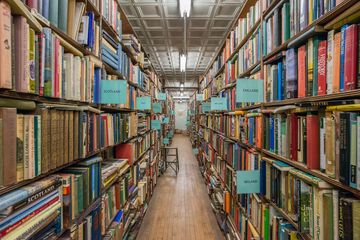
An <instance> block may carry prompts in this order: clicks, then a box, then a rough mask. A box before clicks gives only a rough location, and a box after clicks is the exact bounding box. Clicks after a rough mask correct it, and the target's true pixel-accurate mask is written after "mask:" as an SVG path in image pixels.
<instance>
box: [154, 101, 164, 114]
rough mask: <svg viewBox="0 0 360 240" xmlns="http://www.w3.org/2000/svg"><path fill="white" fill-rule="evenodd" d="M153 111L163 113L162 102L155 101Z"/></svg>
mask: <svg viewBox="0 0 360 240" xmlns="http://www.w3.org/2000/svg"><path fill="white" fill-rule="evenodd" d="M153 111H154V113H161V112H162V106H161V103H153Z"/></svg>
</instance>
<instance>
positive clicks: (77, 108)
mask: <svg viewBox="0 0 360 240" xmlns="http://www.w3.org/2000/svg"><path fill="white" fill-rule="evenodd" d="M24 2H26V3H27V4H29V5H25V3H24ZM39 2H40V1H39ZM39 2H37V1H20V0H5V1H0V4H1V7H2V12H1V16H0V19H1V21H2V24H3V25H4V26H5V25H7V24H8V23H9V26H8V27H9V28H8V29H5V30H6V31H7V32H5V34H4V35H3V36H1V37H0V38H2V41H3V37H4V39H5V38H7V39H6V40H8V41H9V42H12V45H11V48H12V49H14V50H13V51H12V52H10V51H11V50H10V48H8V49H9V52H2V54H5V55H4V56H10V57H9V58H2V59H1V65H2V66H1V67H2V72H5V71H4V70H6V69H5V68H7V67H9V68H11V69H12V73H11V72H10V73H9V72H7V73H5V74H2V75H1V77H0V80H1V89H0V99H1V122H2V124H1V133H2V138H1V141H2V142H1V149H2V150H1V156H2V157H1V160H0V162H1V185H2V186H1V189H0V202H2V206H3V207H2V210H6V211H7V213H6V214H7V216H8V218H7V219H8V220H9V219H12V221H14V216H15V213H16V214H17V213H22V214H24V216H25V218H24V219H23V222H22V223H20V224H19V223H17V224H16V225H14V224H13V223H16V222H8V220H6V222H5V221H4V222H3V224H7V225H4V228H3V230H4V232H3V233H2V238H3V237H4V239H5V238H6V237H9V238H10V239H14V238H15V237H18V236H21V237H20V238H22V239H28V238H30V237H33V238H35V239H38V237H44V236H47V237H46V238H55V239H57V238H60V239H68V238H69V237H71V238H83V239H90V238H98V239H135V238H136V235H137V231H138V229H139V226H140V224H141V220H142V218H143V216H144V214H145V212H146V210H147V206H148V202H149V201H150V198H151V195H152V193H153V189H154V187H155V185H156V180H157V176H158V173H157V172H158V170H157V164H158V160H159V158H160V154H161V153H160V148H161V146H162V142H159V141H158V139H159V133H158V132H157V131H155V130H152V128H151V119H152V118H156V116H155V115H154V113H153V112H152V110H151V109H148V110H138V109H137V105H136V100H137V97H150V98H151V101H150V102H151V104H152V103H153V102H155V101H156V98H157V96H158V93H159V92H161V90H162V83H161V81H160V79H159V77H158V76H157V73H156V71H155V70H154V68H153V67H152V65H151V63H150V61H149V60H148V59H146V61H145V58H147V55H146V53H145V52H144V50H143V49H142V47H141V44H140V43H139V42H138V40H137V38H136V35H135V33H134V31H133V30H132V28H131V26H130V24H129V22H128V20H127V19H126V16H125V14H124V12H123V10H122V9H121V5H120V3H119V1H117V0H114V1H112V0H109V1H108V0H85V1H73V0H69V1H43V2H42V3H43V4H45V2H47V3H48V4H50V5H51V6H48V8H45V6H44V5H38V4H37V3H39ZM65 2H66V3H67V5H61V3H65ZM57 4H59V5H57ZM55 5H56V6H55ZM110 8H111V11H110V10H109V9H110ZM44 9H47V10H48V11H46V12H44ZM56 9H58V11H56V12H54V11H51V10H56ZM10 13H11V15H10ZM69 16H71V17H74V23H68V21H67V20H69V19H68V17H69ZM66 19H67V20H66ZM1 21H0V22H1ZM76 21H78V22H76ZM80 23H82V24H83V26H82V28H80V27H79V25H80ZM15 26H16V27H15ZM19 26H21V27H23V28H22V30H23V31H21V30H20V28H17V27H19ZM3 30H4V29H2V31H3ZM15 30H16V31H15ZM85 30H86V32H84V31H85ZM24 32H25V33H24ZM26 34H27V35H26ZM47 40H49V42H48V43H47V42H46V41H47ZM109 42H110V43H109ZM48 44H49V45H48ZM20 46H22V47H24V46H26V49H25V48H24V49H23V51H24V52H21V54H23V55H22V56H23V59H22V58H20V57H19V56H21V54H20V53H19V52H20V50H19V49H20ZM114 46H116V47H114ZM47 47H51V50H49V49H47ZM109 49H110V50H109ZM48 50H49V51H48ZM15 51H19V52H15ZM25 52H26V53H28V54H29V55H27V54H25ZM109 52H110V53H111V52H116V54H115V55H116V56H114V54H113V55H111V54H109ZM43 53H44V54H43ZM6 54H9V55H6ZM47 54H49V56H48V55H47ZM11 59H12V61H11ZM109 59H110V60H109ZM15 61H20V64H16V66H15ZM21 61H22V62H21ZM52 61H54V62H52ZM21 63H24V64H21ZM50 63H51V64H50ZM69 66H71V67H70V69H71V70H69V69H68V68H69ZM45 68H46V69H45ZM44 69H45V70H44ZM69 71H71V74H73V75H67V74H70V73H68V72H69ZM49 72H50V73H51V75H47V74H49ZM21 74H25V76H22V75H21ZM20 79H21V82H20ZM119 79H121V80H125V83H126V89H127V91H126V93H124V94H125V95H126V103H125V104H101V101H100V100H99V97H100V96H99V94H100V93H99V92H100V89H99V88H100V85H101V81H103V80H114V81H117V80H119ZM20 126H21V128H20ZM22 128H23V129H22ZM22 130H23V131H26V133H27V134H28V132H27V131H29V134H30V135H25V133H23V132H22ZM31 134H34V135H31ZM8 136H12V137H10V138H8ZM20 136H22V137H21V138H20ZM22 138H25V139H26V140H24V141H22V140H23V139H22ZM8 140H9V142H7V141H8ZM19 141H21V142H19ZM22 144H24V145H22ZM10 145H11V147H12V148H11V149H10V150H9V151H11V152H9V151H7V150H5V151H4V150H3V149H5V148H9V146H10ZM24 147H25V148H24ZM124 149H129V151H126V150H124ZM28 151H30V152H28ZM124 152H125V153H124ZM7 154H10V155H7ZM11 154H12V155H11ZM22 154H24V155H22ZM129 154H130V155H129ZM13 158H14V161H13V162H11V161H10V159H13ZM7 159H9V160H8V161H7ZM24 161H25V162H24ZM14 163H15V165H14ZM5 169H6V170H5ZM10 196H11V197H12V198H11V199H12V200H10V201H9V199H10V198H9V197H10ZM24 201H25V202H26V201H28V203H26V204H24V203H25V202H24ZM29 204H30V205H29ZM28 206H31V207H32V208H31V209H29V207H28ZM14 207H15V208H14ZM16 221H18V220H16ZM12 229H15V230H12ZM28 229H33V230H34V231H33V230H31V231H27V230H28Z"/></svg>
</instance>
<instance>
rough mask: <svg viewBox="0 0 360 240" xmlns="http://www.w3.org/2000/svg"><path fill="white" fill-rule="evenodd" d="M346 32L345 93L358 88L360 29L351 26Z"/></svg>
mask: <svg viewBox="0 0 360 240" xmlns="http://www.w3.org/2000/svg"><path fill="white" fill-rule="evenodd" d="M345 32H346V33H345V34H346V37H345V63H344V83H345V86H344V88H345V91H348V90H353V89H355V88H356V87H357V86H356V84H357V71H356V66H357V63H356V60H357V59H358V58H357V54H358V49H357V48H358V27H357V25H351V26H349V27H348V28H347V29H346V30H345Z"/></svg>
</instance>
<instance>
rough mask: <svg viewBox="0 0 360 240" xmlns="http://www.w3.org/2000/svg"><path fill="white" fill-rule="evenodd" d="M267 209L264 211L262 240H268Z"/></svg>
mask: <svg viewBox="0 0 360 240" xmlns="http://www.w3.org/2000/svg"><path fill="white" fill-rule="evenodd" d="M269 230H270V223H269V208H265V209H264V238H263V239H264V240H270V233H269Z"/></svg>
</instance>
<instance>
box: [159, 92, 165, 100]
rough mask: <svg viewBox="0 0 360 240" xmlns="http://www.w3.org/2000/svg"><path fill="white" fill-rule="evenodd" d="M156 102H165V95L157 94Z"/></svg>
mask: <svg viewBox="0 0 360 240" xmlns="http://www.w3.org/2000/svg"><path fill="white" fill-rule="evenodd" d="M158 100H160V101H165V100H166V93H159V95H158Z"/></svg>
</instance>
